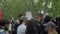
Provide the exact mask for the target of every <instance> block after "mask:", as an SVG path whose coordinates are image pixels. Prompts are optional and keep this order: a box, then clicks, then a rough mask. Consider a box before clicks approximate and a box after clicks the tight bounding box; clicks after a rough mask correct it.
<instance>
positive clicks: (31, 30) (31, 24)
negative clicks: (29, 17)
mask: <svg viewBox="0 0 60 34" xmlns="http://www.w3.org/2000/svg"><path fill="white" fill-rule="evenodd" d="M36 32H37V28H36V23H35V22H34V21H29V22H28V23H27V29H26V34H30V33H33V34H34V33H35V34H36Z"/></svg>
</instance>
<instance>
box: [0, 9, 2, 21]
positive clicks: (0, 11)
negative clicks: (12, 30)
mask: <svg viewBox="0 0 60 34" xmlns="http://www.w3.org/2000/svg"><path fill="white" fill-rule="evenodd" d="M1 19H2V9H0V20H1Z"/></svg>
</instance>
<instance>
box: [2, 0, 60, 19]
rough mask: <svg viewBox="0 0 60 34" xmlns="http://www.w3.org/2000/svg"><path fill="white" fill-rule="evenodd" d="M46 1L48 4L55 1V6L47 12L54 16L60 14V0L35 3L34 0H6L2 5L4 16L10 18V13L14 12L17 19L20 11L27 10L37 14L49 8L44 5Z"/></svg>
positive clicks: (42, 0) (40, 0) (41, 0)
mask: <svg viewBox="0 0 60 34" xmlns="http://www.w3.org/2000/svg"><path fill="white" fill-rule="evenodd" d="M44 1H46V3H47V4H48V3H49V2H51V1H52V2H53V7H52V8H51V9H50V10H49V9H47V10H48V11H47V12H48V13H49V14H50V15H51V16H53V18H55V17H56V16H58V15H60V0H38V2H36V3H34V0H5V2H4V3H3V5H2V8H3V14H4V15H3V16H4V18H7V19H10V18H11V17H10V13H11V12H12V15H13V17H14V18H15V19H17V18H18V14H19V13H23V14H25V12H26V11H31V12H32V14H33V16H35V15H36V13H38V11H39V10H41V9H42V8H45V9H46V8H47V7H46V6H42V3H43V2H44ZM45 12H46V11H45Z"/></svg>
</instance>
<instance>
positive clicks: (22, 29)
mask: <svg viewBox="0 0 60 34" xmlns="http://www.w3.org/2000/svg"><path fill="white" fill-rule="evenodd" d="M25 32H26V26H25V25H24V24H21V25H20V26H19V27H18V28H17V34H25Z"/></svg>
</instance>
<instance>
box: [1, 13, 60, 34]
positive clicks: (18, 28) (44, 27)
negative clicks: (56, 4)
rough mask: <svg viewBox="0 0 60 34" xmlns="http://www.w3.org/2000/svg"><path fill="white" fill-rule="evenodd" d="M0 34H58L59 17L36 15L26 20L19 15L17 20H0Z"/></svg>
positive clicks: (59, 27) (59, 31) (59, 29)
mask: <svg viewBox="0 0 60 34" xmlns="http://www.w3.org/2000/svg"><path fill="white" fill-rule="evenodd" d="M0 34H60V16H58V17H56V18H55V19H53V18H52V17H51V16H49V15H46V16H45V17H44V15H43V14H37V15H36V18H34V19H30V20H27V18H26V17H25V16H24V15H23V14H19V16H18V20H14V18H13V17H12V19H11V20H6V19H2V20H0Z"/></svg>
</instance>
